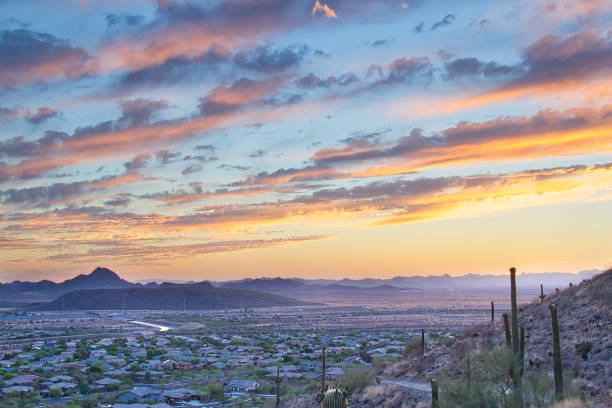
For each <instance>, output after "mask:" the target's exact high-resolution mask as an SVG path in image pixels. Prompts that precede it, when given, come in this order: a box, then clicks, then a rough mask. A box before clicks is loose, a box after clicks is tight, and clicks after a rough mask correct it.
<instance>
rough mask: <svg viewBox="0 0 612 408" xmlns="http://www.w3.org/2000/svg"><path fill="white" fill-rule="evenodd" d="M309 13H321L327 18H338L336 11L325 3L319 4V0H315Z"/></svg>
mask: <svg viewBox="0 0 612 408" xmlns="http://www.w3.org/2000/svg"><path fill="white" fill-rule="evenodd" d="M311 14H312V15H313V16H314V15H316V14H323V15H324V16H325V17H327V18H338V16H336V12H335V11H334V10H333V9H332V8H331V7H329V6H328V5H327V4H325V3H323V4H321V3H320V2H319V0H317V1H316V2H315V4H314V6H313V7H312V13H311Z"/></svg>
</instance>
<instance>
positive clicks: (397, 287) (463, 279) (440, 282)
mask: <svg viewBox="0 0 612 408" xmlns="http://www.w3.org/2000/svg"><path fill="white" fill-rule="evenodd" d="M598 273H601V271H600V270H597V269H593V270H588V271H581V272H579V273H577V274H574V273H555V272H551V273H523V274H518V275H517V287H519V288H521V289H522V290H523V291H528V292H533V293H537V291H539V288H540V284H543V285H544V286H545V287H546V288H551V287H559V288H562V287H565V286H567V285H569V283H570V282H571V283H579V282H581V281H582V280H583V279H590V278H591V277H593V276H595V275H597V274H598ZM212 283H213V284H214V285H215V286H218V287H224V288H241V289H251V290H262V291H267V292H271V293H282V294H287V293H292V292H305V291H312V290H324V291H330V290H337V291H339V290H342V291H347V292H354V291H359V290H361V291H385V290H391V291H414V290H421V291H423V290H424V291H465V292H467V291H474V292H486V291H499V290H504V291H505V290H508V287H509V286H508V285H509V275H477V274H468V275H462V276H450V275H441V276H397V277H394V278H390V279H373V278H367V279H347V278H345V279H341V280H333V279H299V278H291V279H283V278H257V279H242V280H238V281H227V282H212Z"/></svg>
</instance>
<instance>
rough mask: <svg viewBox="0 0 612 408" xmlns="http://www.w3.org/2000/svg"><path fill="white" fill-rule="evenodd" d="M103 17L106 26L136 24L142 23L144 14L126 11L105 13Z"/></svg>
mask: <svg viewBox="0 0 612 408" xmlns="http://www.w3.org/2000/svg"><path fill="white" fill-rule="evenodd" d="M105 19H106V26H107V27H113V26H116V25H119V24H125V25H128V26H138V25H140V24H142V23H144V20H145V18H144V16H141V15H136V14H127V13H119V14H107V15H106V17H105Z"/></svg>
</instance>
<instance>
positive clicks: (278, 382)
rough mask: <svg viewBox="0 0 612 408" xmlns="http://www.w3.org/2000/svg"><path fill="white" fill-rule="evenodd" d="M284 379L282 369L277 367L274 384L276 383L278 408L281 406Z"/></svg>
mask: <svg viewBox="0 0 612 408" xmlns="http://www.w3.org/2000/svg"><path fill="white" fill-rule="evenodd" d="M282 381H283V379H282V378H281V377H280V367H278V366H277V367H276V378H275V379H274V382H275V383H276V408H278V407H279V406H280V383H281V382H282Z"/></svg>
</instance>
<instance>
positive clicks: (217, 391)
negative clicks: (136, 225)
mask: <svg viewBox="0 0 612 408" xmlns="http://www.w3.org/2000/svg"><path fill="white" fill-rule="evenodd" d="M204 391H206V392H207V393H209V394H210V395H211V396H212V397H218V396H219V395H223V387H221V386H220V385H217V384H206V386H204Z"/></svg>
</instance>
